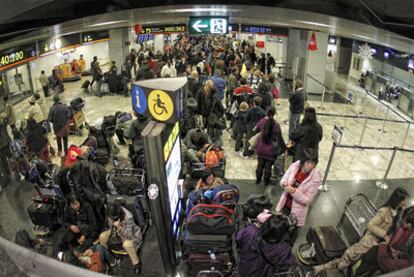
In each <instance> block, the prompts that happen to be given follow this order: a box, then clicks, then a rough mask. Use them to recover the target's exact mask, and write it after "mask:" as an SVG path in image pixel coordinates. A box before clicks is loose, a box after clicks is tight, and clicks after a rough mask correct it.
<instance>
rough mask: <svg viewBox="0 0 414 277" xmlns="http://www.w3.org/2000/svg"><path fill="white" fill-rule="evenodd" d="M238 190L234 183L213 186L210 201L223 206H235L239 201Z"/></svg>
mask: <svg viewBox="0 0 414 277" xmlns="http://www.w3.org/2000/svg"><path fill="white" fill-rule="evenodd" d="M239 197H240V192H239V189H238V188H237V187H236V186H235V185H231V184H224V185H220V186H217V187H215V188H213V190H212V192H211V203H212V204H218V205H225V206H235V205H236V204H237V203H238V202H239Z"/></svg>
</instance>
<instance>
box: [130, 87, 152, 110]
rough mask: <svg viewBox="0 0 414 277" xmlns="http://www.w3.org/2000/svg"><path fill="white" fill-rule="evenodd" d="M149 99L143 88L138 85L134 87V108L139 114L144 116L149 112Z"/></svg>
mask: <svg viewBox="0 0 414 277" xmlns="http://www.w3.org/2000/svg"><path fill="white" fill-rule="evenodd" d="M147 106H148V104H147V97H146V96H145V91H144V89H143V88H142V87H139V86H137V85H133V86H132V108H133V109H134V111H136V112H137V113H139V114H144V113H145V112H146V111H147Z"/></svg>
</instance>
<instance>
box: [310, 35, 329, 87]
mask: <svg viewBox="0 0 414 277" xmlns="http://www.w3.org/2000/svg"><path fill="white" fill-rule="evenodd" d="M307 33H308V39H307V45H309V40H310V39H311V35H312V31H307ZM315 34H316V41H317V43H318V49H317V50H315V51H310V50H308V49H307V48H306V71H305V72H306V73H305V79H304V84H305V86H304V88H305V90H306V92H308V93H311V94H322V86H321V85H320V84H318V83H317V82H316V81H314V80H312V79H311V78H307V77H306V76H307V75H311V76H312V77H313V78H315V79H316V80H318V81H319V82H320V83H322V84H324V83H325V71H326V61H327V57H328V54H327V52H326V51H327V49H328V34H326V33H321V32H315Z"/></svg>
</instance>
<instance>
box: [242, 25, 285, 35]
mask: <svg viewBox="0 0 414 277" xmlns="http://www.w3.org/2000/svg"><path fill="white" fill-rule="evenodd" d="M240 30H241V32H242V33H248V34H263V35H279V36H288V34H289V30H288V29H287V28H280V27H273V26H258V25H244V24H242V25H241V29H240Z"/></svg>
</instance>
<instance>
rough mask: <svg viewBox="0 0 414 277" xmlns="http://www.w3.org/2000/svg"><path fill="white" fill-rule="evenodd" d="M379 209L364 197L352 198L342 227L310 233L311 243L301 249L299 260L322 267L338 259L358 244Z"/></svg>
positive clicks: (349, 200)
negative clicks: (321, 265) (349, 248)
mask: <svg viewBox="0 0 414 277" xmlns="http://www.w3.org/2000/svg"><path fill="white" fill-rule="evenodd" d="M376 210H377V208H376V207H375V206H374V204H373V203H372V202H371V201H370V200H369V199H368V198H367V197H366V196H365V195H364V194H361V193H358V194H354V195H352V196H351V197H350V198H349V199H348V201H347V202H346V203H345V208H344V212H343V214H342V216H341V219H340V221H339V223H338V224H337V225H336V226H335V225H330V226H319V227H315V228H311V229H309V231H308V233H307V235H306V239H307V241H308V243H306V244H302V245H300V246H299V247H298V250H297V257H298V259H299V260H300V261H301V263H302V264H305V265H315V264H322V263H325V262H328V261H330V260H333V259H335V258H339V257H341V256H342V255H343V253H344V252H345V250H346V249H347V248H348V247H349V246H351V245H353V244H355V243H357V242H358V241H359V240H360V239H361V238H362V236H363V235H364V232H365V230H366V228H367V225H368V223H369V221H370V220H371V219H372V218H373V217H374V216H375V214H376Z"/></svg>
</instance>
